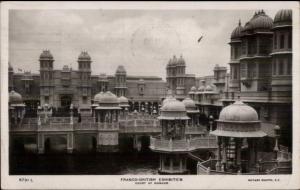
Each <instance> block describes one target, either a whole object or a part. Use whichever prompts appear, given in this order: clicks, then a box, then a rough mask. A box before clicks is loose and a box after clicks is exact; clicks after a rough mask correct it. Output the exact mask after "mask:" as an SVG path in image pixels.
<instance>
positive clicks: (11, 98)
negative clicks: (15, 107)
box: [9, 90, 23, 104]
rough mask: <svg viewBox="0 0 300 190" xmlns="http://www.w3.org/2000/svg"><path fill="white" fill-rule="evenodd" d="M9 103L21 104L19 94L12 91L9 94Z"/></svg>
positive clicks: (21, 100) (21, 99)
mask: <svg viewBox="0 0 300 190" xmlns="http://www.w3.org/2000/svg"><path fill="white" fill-rule="evenodd" d="M9 103H10V104H23V98H22V96H21V94H19V93H17V92H15V91H14V90H12V91H10V93H9Z"/></svg>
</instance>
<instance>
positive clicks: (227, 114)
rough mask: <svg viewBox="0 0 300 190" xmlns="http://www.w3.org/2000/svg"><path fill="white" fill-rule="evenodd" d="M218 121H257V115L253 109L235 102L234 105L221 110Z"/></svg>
mask: <svg viewBox="0 0 300 190" xmlns="http://www.w3.org/2000/svg"><path fill="white" fill-rule="evenodd" d="M219 120H220V121H243V122H245V121H250V122H252V121H258V115H257V112H256V111H255V109H254V108H252V107H250V106H248V105H246V104H244V103H243V102H242V101H239V100H237V101H236V102H235V103H233V104H231V105H229V106H226V107H225V108H223V109H222V111H221V113H220V116H219Z"/></svg>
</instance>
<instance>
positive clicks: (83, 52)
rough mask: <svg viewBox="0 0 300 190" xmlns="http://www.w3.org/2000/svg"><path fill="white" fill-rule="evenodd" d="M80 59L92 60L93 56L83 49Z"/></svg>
mask: <svg viewBox="0 0 300 190" xmlns="http://www.w3.org/2000/svg"><path fill="white" fill-rule="evenodd" d="M78 61H91V56H90V55H89V54H88V52H87V51H82V52H81V53H80V55H79V56H78Z"/></svg>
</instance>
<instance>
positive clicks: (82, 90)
mask: <svg viewBox="0 0 300 190" xmlns="http://www.w3.org/2000/svg"><path fill="white" fill-rule="evenodd" d="M77 62H78V75H79V81H78V96H79V97H78V101H79V106H81V105H90V104H91V96H92V93H91V63H92V60H91V57H90V55H89V54H88V52H86V51H82V52H81V53H80V55H79V56H78V60H77Z"/></svg>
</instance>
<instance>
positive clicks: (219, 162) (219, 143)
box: [216, 137, 222, 171]
mask: <svg viewBox="0 0 300 190" xmlns="http://www.w3.org/2000/svg"><path fill="white" fill-rule="evenodd" d="M217 142H218V150H217V163H216V170H217V171H221V145H222V137H217Z"/></svg>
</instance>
